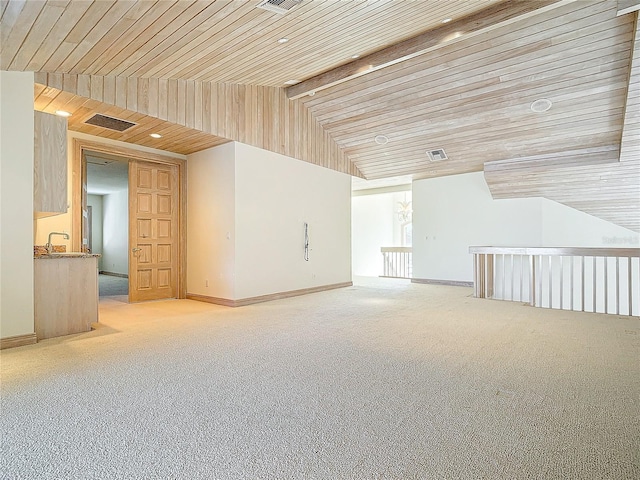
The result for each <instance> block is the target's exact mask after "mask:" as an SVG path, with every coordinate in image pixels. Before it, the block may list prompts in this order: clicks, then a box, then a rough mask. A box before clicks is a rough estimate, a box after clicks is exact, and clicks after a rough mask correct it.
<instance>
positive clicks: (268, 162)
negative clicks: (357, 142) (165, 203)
mask: <svg viewBox="0 0 640 480" xmlns="http://www.w3.org/2000/svg"><path fill="white" fill-rule="evenodd" d="M235 199H236V296H237V298H238V299H241V298H248V297H255V296H260V295H266V294H270V293H278V292H287V291H292V290H299V289H304V288H311V287H318V286H324V285H331V284H337V283H343V282H350V281H351V177H350V176H349V175H346V174H343V173H339V172H336V171H334V170H329V169H327V168H323V167H319V166H317V165H312V164H310V163H307V162H302V161H299V160H295V159H293V158H290V157H286V156H284V155H279V154H277V153H273V152H268V151H266V150H262V149H259V148H256V147H252V146H250V145H245V144H242V143H236V192H235ZM305 222H306V223H307V224H308V226H309V241H310V251H309V261H305V259H304V224H305Z"/></svg>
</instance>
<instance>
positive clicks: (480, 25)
mask: <svg viewBox="0 0 640 480" xmlns="http://www.w3.org/2000/svg"><path fill="white" fill-rule="evenodd" d="M565 3H566V1H558V0H539V1H537V2H519V1H514V0H510V1H507V2H501V3H498V4H496V5H493V6H491V7H489V8H487V9H484V10H481V11H479V12H477V13H472V14H471V15H467V16H466V17H463V18H461V19H460V20H458V21H455V22H451V23H447V24H444V25H442V26H440V27H437V28H434V29H433V30H429V31H427V32H425V33H422V34H420V35H417V36H415V37H412V38H409V39H407V40H405V41H403V42H400V43H397V44H395V45H392V46H390V47H387V48H384V49H382V50H379V51H377V52H375V53H372V54H371V55H367V56H366V57H362V58H359V59H358V60H356V61H354V62H349V63H347V64H346V65H343V66H340V67H338V68H334V69H333V70H329V71H328V72H325V73H321V74H320V75H316V76H315V77H312V78H310V79H308V80H305V81H304V82H301V83H298V84H297V85H292V86H291V87H288V88H287V97H288V98H289V99H290V100H296V99H299V98H301V97H304V96H306V95H309V94H310V93H311V92H314V93H317V92H319V91H321V90H324V89H325V88H329V87H332V86H334V85H339V84H341V83H344V82H346V81H347V80H351V79H352V78H357V77H361V76H363V75H367V74H369V73H371V72H375V71H377V70H381V69H383V68H385V67H390V66H392V65H396V64H398V63H401V62H404V61H407V60H411V59H412V58H415V57H417V56H419V55H423V54H425V53H428V52H430V51H432V50H434V49H436V48H439V47H441V46H443V45H450V44H451V43H452V42H453V41H459V40H462V39H467V38H469V37H470V36H473V35H477V34H479V33H482V32H486V31H489V30H491V29H494V28H497V27H501V26H505V25H508V24H509V23H512V22H513V21H515V20H518V19H521V18H523V17H524V16H525V15H532V14H537V13H540V12H541V11H547V10H549V9H550V8H556V7H558V6H560V5H563V4H565ZM542 9H544V10H542ZM460 32H464V34H460Z"/></svg>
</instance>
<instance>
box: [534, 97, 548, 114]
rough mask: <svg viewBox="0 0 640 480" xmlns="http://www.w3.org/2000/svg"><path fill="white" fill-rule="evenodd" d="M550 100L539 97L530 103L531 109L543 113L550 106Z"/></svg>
mask: <svg viewBox="0 0 640 480" xmlns="http://www.w3.org/2000/svg"><path fill="white" fill-rule="evenodd" d="M551 105H552V104H551V100H549V99H546V98H540V99H538V100H536V101H535V102H533V103H532V104H531V111H532V112H535V113H543V112H546V111H547V110H549V109H550V108H551Z"/></svg>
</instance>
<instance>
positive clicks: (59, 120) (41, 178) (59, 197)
mask: <svg viewBox="0 0 640 480" xmlns="http://www.w3.org/2000/svg"><path fill="white" fill-rule="evenodd" d="M33 127H34V129H33V130H34V155H33V211H34V212H36V214H37V216H38V217H46V216H50V215H57V214H60V213H66V212H67V119H66V118H63V117H59V116H57V115H51V114H50V113H44V112H38V111H34V125H33Z"/></svg>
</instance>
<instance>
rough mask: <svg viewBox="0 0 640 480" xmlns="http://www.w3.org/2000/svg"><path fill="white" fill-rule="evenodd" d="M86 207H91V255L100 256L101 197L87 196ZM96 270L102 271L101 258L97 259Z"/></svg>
mask: <svg viewBox="0 0 640 480" xmlns="http://www.w3.org/2000/svg"><path fill="white" fill-rule="evenodd" d="M87 206H89V207H91V253H99V254H102V222H103V219H102V195H87ZM98 270H104V269H103V268H102V257H100V258H99V259H98Z"/></svg>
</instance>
